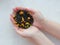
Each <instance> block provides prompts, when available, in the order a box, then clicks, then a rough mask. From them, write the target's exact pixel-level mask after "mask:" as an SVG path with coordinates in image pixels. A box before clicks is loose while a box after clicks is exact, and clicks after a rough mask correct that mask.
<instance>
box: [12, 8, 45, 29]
mask: <svg viewBox="0 0 60 45" xmlns="http://www.w3.org/2000/svg"><path fill="white" fill-rule="evenodd" d="M18 10H27V11H29V12H30V14H31V16H32V17H33V19H34V23H33V25H34V26H36V27H38V28H40V29H42V25H43V23H44V22H45V18H44V17H43V15H42V14H41V12H40V11H37V10H33V9H28V8H23V7H16V8H14V9H13V14H12V15H15V13H16V12H17V11H18Z"/></svg>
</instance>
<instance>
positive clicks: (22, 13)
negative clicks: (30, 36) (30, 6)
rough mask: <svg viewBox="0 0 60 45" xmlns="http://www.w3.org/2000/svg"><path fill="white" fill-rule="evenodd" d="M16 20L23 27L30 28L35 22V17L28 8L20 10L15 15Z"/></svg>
mask: <svg viewBox="0 0 60 45" xmlns="http://www.w3.org/2000/svg"><path fill="white" fill-rule="evenodd" d="M14 20H15V21H16V25H17V26H18V27H19V28H23V29H27V28H29V27H30V26H31V25H32V24H33V22H34V20H33V17H32V16H31V15H30V13H29V11H26V10H18V11H17V12H16V15H15V16H14Z"/></svg>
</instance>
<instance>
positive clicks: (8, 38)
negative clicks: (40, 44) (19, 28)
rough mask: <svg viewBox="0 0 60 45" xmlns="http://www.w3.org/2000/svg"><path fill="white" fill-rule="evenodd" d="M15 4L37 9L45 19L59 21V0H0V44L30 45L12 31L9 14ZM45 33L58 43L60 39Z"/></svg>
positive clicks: (59, 43)
mask: <svg viewBox="0 0 60 45" xmlns="http://www.w3.org/2000/svg"><path fill="white" fill-rule="evenodd" d="M16 6H23V7H29V8H34V9H38V10H40V12H42V14H43V15H44V16H45V17H47V19H49V20H53V21H55V22H57V23H60V0H0V45H30V43H29V42H28V41H27V40H26V39H24V38H22V37H20V36H19V35H18V34H17V33H16V32H15V31H14V29H13V26H12V24H11V22H10V19H9V17H10V14H11V13H12V9H13V8H15V7H16ZM45 35H46V36H47V37H48V38H49V39H50V40H51V41H52V42H54V43H55V44H56V45H60V40H57V39H56V38H54V37H52V36H51V35H49V34H47V33H45Z"/></svg>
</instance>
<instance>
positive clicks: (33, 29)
mask: <svg viewBox="0 0 60 45" xmlns="http://www.w3.org/2000/svg"><path fill="white" fill-rule="evenodd" d="M16 32H17V33H18V34H20V35H21V36H23V37H31V36H33V35H34V34H35V33H36V32H38V29H37V28H36V27H34V26H31V27H30V28H28V29H21V28H19V29H18V30H16Z"/></svg>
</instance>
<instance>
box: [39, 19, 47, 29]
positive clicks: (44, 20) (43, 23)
mask: <svg viewBox="0 0 60 45" xmlns="http://www.w3.org/2000/svg"><path fill="white" fill-rule="evenodd" d="M46 23H47V19H46V18H44V19H43V20H42V21H41V27H39V28H40V29H41V30H45V24H46Z"/></svg>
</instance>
